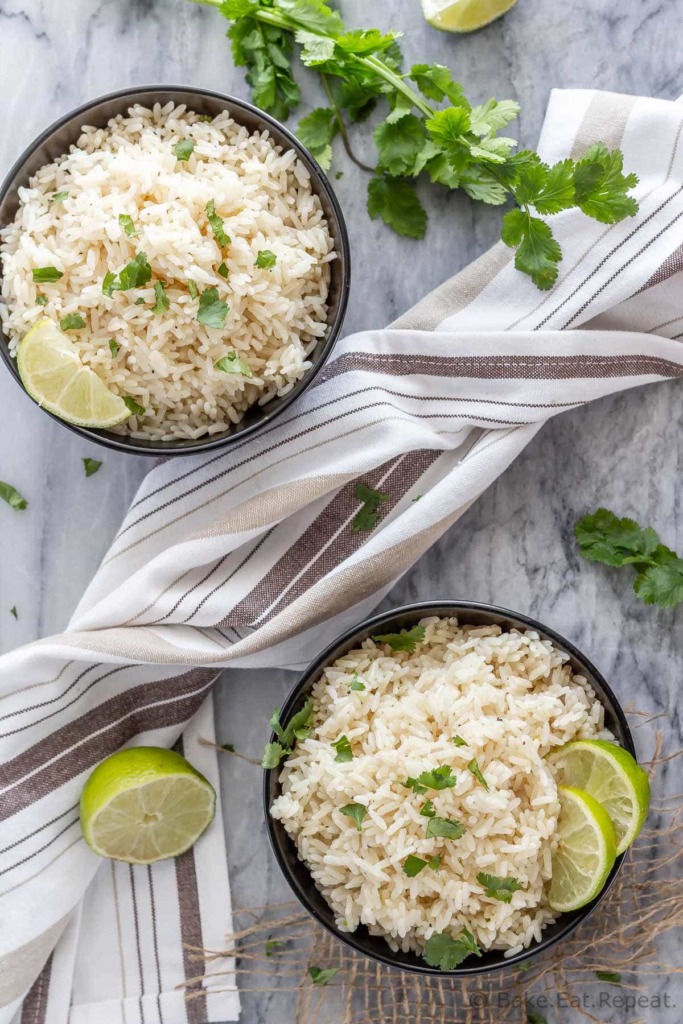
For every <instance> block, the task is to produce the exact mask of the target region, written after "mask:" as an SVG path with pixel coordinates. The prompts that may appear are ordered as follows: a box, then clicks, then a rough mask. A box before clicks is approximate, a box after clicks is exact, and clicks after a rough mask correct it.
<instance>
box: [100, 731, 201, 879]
mask: <svg viewBox="0 0 683 1024" xmlns="http://www.w3.org/2000/svg"><path fill="white" fill-rule="evenodd" d="M215 810H216V793H215V791H214V788H213V786H212V785H211V783H209V782H207V780H206V779H205V778H204V776H203V775H200V774H199V772H198V771H197V770H196V769H195V768H193V767H192V765H191V764H190V763H189V761H186V760H185V758H184V757H181V756H180V754H176V753H175V752H174V751H173V750H165V749H163V748H161V747H132V748H131V749H130V750H120V751H119V752H118V753H117V754H112V756H111V757H108V758H107V759H106V760H105V761H103V762H102V763H101V764H100V765H98V766H97V768H96V769H95V771H94V772H93V773H92V775H91V776H90V777H89V779H88V781H87V782H86V784H85V787H84V789H83V792H82V794H81V826H82V828H83V835H84V836H85V840H86V842H87V844H88V846H89V847H90V848H91V849H92V850H94V851H95V853H97V854H99V855H100V857H111V858H112V859H113V860H124V861H127V862H128V863H129V864H151V863H152V862H153V861H155V860H162V859H163V858H165V857H177V856H178V854H180V853H183V852H184V851H185V850H187V849H189V848H190V846H192V845H193V843H195V842H196V841H197V839H199V837H200V835H201V834H202V832H203V831H204V829H205V828H207V826H208V825H209V824H210V823H211V820H212V818H213V816H214V813H215Z"/></svg>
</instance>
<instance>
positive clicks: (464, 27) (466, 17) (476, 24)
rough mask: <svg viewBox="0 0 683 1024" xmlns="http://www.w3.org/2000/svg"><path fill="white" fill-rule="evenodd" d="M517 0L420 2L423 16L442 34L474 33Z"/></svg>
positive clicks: (430, 0)
mask: <svg viewBox="0 0 683 1024" xmlns="http://www.w3.org/2000/svg"><path fill="white" fill-rule="evenodd" d="M516 2H517V0H422V10H423V12H424V16H425V18H426V19H427V21H428V22H429V24H430V25H431V26H432V28H439V29H441V30H442V31H443V32H474V30H475V29H477V28H483V27H484V25H488V24H490V23H491V22H492V21H495V19H496V18H500V16H501V14H505V12H506V11H509V10H510V8H511V7H514V5H515V3H516Z"/></svg>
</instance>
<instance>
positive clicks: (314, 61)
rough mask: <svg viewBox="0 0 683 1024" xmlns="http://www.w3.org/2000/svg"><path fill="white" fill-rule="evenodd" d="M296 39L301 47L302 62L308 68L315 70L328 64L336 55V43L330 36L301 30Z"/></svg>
mask: <svg viewBox="0 0 683 1024" xmlns="http://www.w3.org/2000/svg"><path fill="white" fill-rule="evenodd" d="M294 38H295V39H296V41H297V43H299V45H300V46H301V54H300V56H301V62H302V64H305V65H306V67H309V68H315V67H318V66H319V65H320V64H325V63H327V61H328V60H330V59H331V58H332V56H333V54H334V50H335V41H334V39H331V38H330V37H329V36H321V35H318V33H317V32H306V31H305V30H303V29H299V30H298V31H297V32H295V33H294Z"/></svg>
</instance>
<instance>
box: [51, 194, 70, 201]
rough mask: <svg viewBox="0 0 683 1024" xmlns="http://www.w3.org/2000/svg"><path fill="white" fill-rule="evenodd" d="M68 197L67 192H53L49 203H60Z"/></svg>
mask: <svg viewBox="0 0 683 1024" xmlns="http://www.w3.org/2000/svg"><path fill="white" fill-rule="evenodd" d="M68 197H69V193H68V192H53V193H52V195H51V196H50V202H51V203H61V202H63V201H64V200H65V199H68Z"/></svg>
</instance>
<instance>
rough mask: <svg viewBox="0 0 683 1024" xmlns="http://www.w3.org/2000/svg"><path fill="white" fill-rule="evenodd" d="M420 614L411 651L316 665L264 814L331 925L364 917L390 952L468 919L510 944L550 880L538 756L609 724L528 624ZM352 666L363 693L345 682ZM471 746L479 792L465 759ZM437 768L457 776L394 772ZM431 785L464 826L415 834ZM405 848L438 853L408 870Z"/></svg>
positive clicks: (547, 778)
mask: <svg viewBox="0 0 683 1024" xmlns="http://www.w3.org/2000/svg"><path fill="white" fill-rule="evenodd" d="M422 625H423V626H425V627H426V636H425V640H424V642H423V643H422V644H419V645H418V647H417V649H416V650H415V652H414V653H413V654H409V653H392V652H391V650H390V648H389V647H384V646H381V645H380V646H378V645H376V644H375V643H374V642H373V641H372V640H368V641H366V642H365V643H364V644H363V645H362V648H359V649H356V650H353V651H351V652H350V653H349V654H347V655H345V656H344V657H342V658H340V659H339V660H338V661H337V662H335V664H334V665H332V666H331V667H330V668H328V669H326V670H325V673H324V675H323V677H322V678H321V679H320V680H319V682H318V683H316V685H315V687H314V689H313V694H312V701H313V707H314V722H315V729H314V732H313V735H312V736H311V737H310V738H309V739H305V740H303V741H299V742H298V744H297V746H296V749H295V751H294V754H293V755H292V756H291V757H290V758H289V759H288V761H287V762H286V764H285V766H284V768H283V770H282V773H281V776H280V779H281V783H282V795H281V796H279V797H278V798H277V799H276V801H275V802H274V804H273V807H272V811H271V813H272V815H273V817H275V818H278V819H279V820H280V821H282V823H283V824H284V826H285V828H286V829H287V831H288V832H289V834H290V835H291V836H292V838H293V839H294V840H295V842H296V845H297V848H298V852H299V856H300V858H301V859H302V860H303V861H304V863H305V864H306V865H307V867H308V868H309V870H310V872H311V875H312V877H313V879H314V881H315V884H316V886H317V887H318V889H320V891H321V892H322V894H323V896H324V897H325V899H326V900H327V902H328V904H329V905H330V907H331V908H332V910H333V911H334V914H335V918H336V922H337V925H338V927H339V928H340V929H342V930H344V931H353V930H354V929H355V928H356V927H357V926H358V925H359V924H364V925H367V927H368V929H369V930H370V932H372V933H373V934H377V935H382V936H384V937H385V938H386V940H387V942H388V943H389V945H390V946H391V948H392V949H394V950H396V949H402V950H414V951H416V952H418V953H420V952H421V951H422V950H423V949H424V945H425V942H426V941H427V939H429V937H430V936H431V935H432V934H435V933H440V932H443V931H447V932H449V933H450V934H451V935H452V937H453V938H457V937H458V936H459V935H460V934H462V931H463V929H464V928H468V929H469V930H470V931H471V932H472V934H473V935H474V938H475V939H476V941H477V943H478V944H479V946H480V948H481V949H482V950H488V949H503V950H505V951H506V955H512V954H513V953H515V952H519V951H520V950H522V949H523V948H525V947H527V946H528V945H529V944H530V943H531V942H533V941H534V940H538V939H540V938H541V932H542V929H543V927H544V926H545V925H547V924H548V923H550V922H551V921H553V920H554V916H553V912H552V911H551V909H550V907H549V906H548V902H547V897H546V883H547V882H548V880H549V878H550V875H551V858H552V854H553V852H554V850H555V848H556V843H557V839H556V825H557V816H558V813H559V804H558V795H557V787H556V784H555V781H554V779H553V776H552V774H551V772H550V770H549V769H548V767H547V765H546V763H545V762H544V755H545V754H547V753H548V751H549V750H550V749H551V748H553V747H556V746H559V745H561V744H563V743H567V742H568V741H569V740H572V739H576V738H582V739H588V738H596V737H599V738H603V739H612V738H613V737H612V736H611V734H610V733H609V732H607V731H606V730H605V729H604V726H603V708H602V705H601V704H600V703H599V702H598V701H597V700H596V698H595V695H594V693H593V691H592V690H591V688H590V686H589V685H588V683H587V681H586V680H585V679H584V678H583V677H581V676H577V675H573V674H572V671H571V668H570V666H569V665H568V664H567V659H568V655H566V654H564V653H561V652H560V651H558V650H556V649H555V648H554V647H553V645H552V644H551V643H550V642H549V641H544V640H541V639H540V638H539V636H538V634H536V633H533V632H527V633H525V634H520V633H518V632H514V631H513V632H510V633H503V632H501V630H500V629H499V628H498V627H478V628H475V627H472V626H463V627H459V626H458V623H457V620H456V619H438V618H428V619H423V620H422ZM354 676H357V677H358V678H359V679H360V680H361V681H362V682H363V683H364V685H365V687H366V688H365V690H363V691H354V690H352V689H351V688H350V684H351V682H352V680H353V678H354ZM342 735H345V736H346V737H347V738H348V739H349V741H350V743H351V746H352V749H353V755H354V757H353V760H352V761H349V762H346V763H337V762H335V756H336V750H335V747H334V746H333V745H332V744H333V743H334V742H336V741H337V740H338V739H339V738H340V737H341V736H342ZM454 736H459V737H461V738H462V739H463V740H465V741H466V745H465V746H456V744H455V743H454V742H453V740H452V737H454ZM473 758H475V759H476V761H477V762H478V766H479V768H480V770H481V772H482V773H483V775H484V778H485V780H486V782H487V783H488V786H489V790H488V792H487V791H486V789H485V788H484V787H483V786H482V785H481V784H480V782H478V781H477V779H476V778H475V776H474V775H473V774H472V772H471V771H469V770H468V768H467V765H468V763H469V762H470V761H471V760H472V759H473ZM443 765H449V766H450V767H451V769H452V771H453V773H454V774H455V775H456V777H457V783H456V785H455V787H454V788H451V789H444V790H440V791H433V790H430V791H429V792H428V793H426V794H423V795H419V794H416V793H414V792H413V791H412V790H411V789H408V788H406V787H405V786H404V785H402V783H403V782H405V780H406V779H407V778H409V777H413V778H416V777H417V776H419V775H420V774H421V773H422V772H423V771H425V770H428V769H433V768H435V767H439V766H443ZM428 798H429V799H431V800H433V803H434V810H435V812H436V814H437V815H438V816H439V817H443V818H450V819H454V820H457V821H460V822H461V823H462V824H464V825H465V826H466V828H467V832H466V833H465V834H464V835H463V836H462V837H461V838H460V839H457V840H451V839H442V838H429V839H428V838H426V836H425V830H426V823H427V818H425V817H424V816H422V815H421V814H420V809H421V807H422V806H423V805H424V803H425V800H427V799H428ZM348 803H360V804H363V805H364V806H365V807H366V808H367V814H366V816H365V818H364V820H363V822H362V828H361V831H360V832H358V831H357V829H356V826H355V824H354V822H353V821H352V820H351V819H350V818H349V817H347V816H346V815H344V814H342V813H341V812H340V808H341V807H343V806H344V805H345V804H348ZM410 854H413V855H415V856H417V857H420V858H422V859H423V860H429V858H431V857H433V856H435V855H436V854H441V855H442V858H443V859H442V862H441V865H440V868H439V869H438V870H433V869H430V868H428V867H426V868H424V869H423V870H422V871H421V872H420V873H419V874H418V875H416V877H414V878H409V877H408V876H407V875H406V874H405V872H404V870H403V862H404V861H405V859H406V858H407V857H408V856H409V855H410ZM480 872H485V873H487V874H491V875H497V876H499V877H505V878H510V877H511V878H515V879H516V880H517V881H518V882H519V883H520V884H521V886H522V888H521V889H519V890H518V891H516V892H515V893H514V895H513V896H512V902H511V903H509V904H506V903H503V902H500V901H498V900H495V899H493V898H489V897H486V896H485V894H484V887H483V886H482V885H480V884H479V882H477V878H476V876H477V874H478V873H480Z"/></svg>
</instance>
